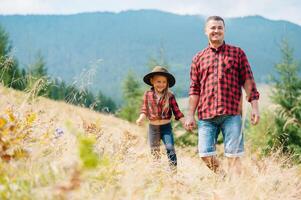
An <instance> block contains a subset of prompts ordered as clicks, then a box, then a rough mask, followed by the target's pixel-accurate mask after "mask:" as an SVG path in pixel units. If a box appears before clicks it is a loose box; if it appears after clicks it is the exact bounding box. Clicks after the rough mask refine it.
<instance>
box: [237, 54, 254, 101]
mask: <svg viewBox="0 0 301 200" xmlns="http://www.w3.org/2000/svg"><path fill="white" fill-rule="evenodd" d="M239 75H240V76H239V83H240V85H241V86H243V87H244V89H245V91H246V94H247V101H248V102H251V101H253V100H258V99H259V92H258V91H257V88H256V84H255V80H254V77H253V73H252V70H251V66H250V64H249V61H248V59H247V56H246V54H245V53H244V51H243V50H241V55H240V74H239Z"/></svg>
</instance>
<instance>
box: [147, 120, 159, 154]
mask: <svg viewBox="0 0 301 200" xmlns="http://www.w3.org/2000/svg"><path fill="white" fill-rule="evenodd" d="M148 138H149V144H150V148H151V154H152V156H153V158H154V159H155V160H159V159H160V157H161V156H160V140H161V134H160V126H157V125H151V124H150V125H149V129H148Z"/></svg>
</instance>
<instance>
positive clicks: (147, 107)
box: [140, 88, 184, 120]
mask: <svg viewBox="0 0 301 200" xmlns="http://www.w3.org/2000/svg"><path fill="white" fill-rule="evenodd" d="M167 96H168V97H169V100H168V105H167V106H165V108H164V104H165V99H164V98H160V99H157V96H156V95H155V91H154V89H153V88H151V89H150V90H148V91H146V92H145V93H144V96H143V104H142V107H141V112H140V113H144V114H145V115H146V116H147V118H148V119H149V120H162V119H170V118H171V116H172V112H173V114H174V116H175V119H176V120H178V119H180V118H182V117H184V115H183V113H182V112H181V111H180V109H179V106H178V104H177V101H176V98H175V96H174V94H172V93H171V92H168V95H167ZM157 102H158V103H157Z"/></svg>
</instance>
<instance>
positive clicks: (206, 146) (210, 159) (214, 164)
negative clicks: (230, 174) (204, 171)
mask: <svg viewBox="0 0 301 200" xmlns="http://www.w3.org/2000/svg"><path fill="white" fill-rule="evenodd" d="M218 133H219V127H218V125H217V124H216V123H215V122H214V120H213V119H212V120H199V122H198V150H199V156H200V157H201V158H202V160H203V161H204V162H205V164H206V165H207V167H208V168H209V169H211V170H212V171H214V172H215V173H219V172H220V171H221V166H220V163H219V161H218V160H217V158H216V142H217V136H218Z"/></svg>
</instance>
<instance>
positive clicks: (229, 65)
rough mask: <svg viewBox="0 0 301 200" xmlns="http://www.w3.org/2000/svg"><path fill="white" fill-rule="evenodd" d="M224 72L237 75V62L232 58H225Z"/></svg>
mask: <svg viewBox="0 0 301 200" xmlns="http://www.w3.org/2000/svg"><path fill="white" fill-rule="evenodd" d="M223 66H224V67H223V69H224V72H225V73H227V74H231V73H237V72H238V63H237V62H236V60H234V59H231V58H225V59H224V62H223Z"/></svg>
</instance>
